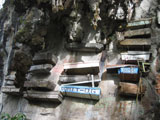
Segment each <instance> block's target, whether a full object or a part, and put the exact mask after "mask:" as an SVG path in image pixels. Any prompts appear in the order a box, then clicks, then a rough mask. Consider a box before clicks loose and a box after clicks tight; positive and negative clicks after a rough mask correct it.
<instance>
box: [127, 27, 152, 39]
mask: <svg viewBox="0 0 160 120" xmlns="http://www.w3.org/2000/svg"><path fill="white" fill-rule="evenodd" d="M150 35H151V29H150V28H144V29H137V30H128V31H125V32H124V37H134V36H144V37H145V36H146V37H147V36H150Z"/></svg>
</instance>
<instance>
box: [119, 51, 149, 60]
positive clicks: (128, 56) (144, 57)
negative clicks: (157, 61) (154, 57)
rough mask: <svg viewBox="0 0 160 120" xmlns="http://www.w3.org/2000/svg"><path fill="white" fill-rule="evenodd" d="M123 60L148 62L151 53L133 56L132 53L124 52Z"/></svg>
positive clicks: (122, 54)
mask: <svg viewBox="0 0 160 120" xmlns="http://www.w3.org/2000/svg"><path fill="white" fill-rule="evenodd" d="M121 59H122V60H123V61H137V60H144V61H148V60H150V53H144V54H132V53H128V52H124V53H121Z"/></svg>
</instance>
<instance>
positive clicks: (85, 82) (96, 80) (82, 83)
mask: <svg viewBox="0 0 160 120" xmlns="http://www.w3.org/2000/svg"><path fill="white" fill-rule="evenodd" d="M99 82H101V79H95V80H94V83H95V84H97V83H99ZM86 84H92V80H91V81H81V82H74V83H65V84H63V85H86Z"/></svg>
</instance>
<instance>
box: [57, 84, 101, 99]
mask: <svg viewBox="0 0 160 120" xmlns="http://www.w3.org/2000/svg"><path fill="white" fill-rule="evenodd" d="M60 91H61V93H62V95H63V96H71V97H78V98H86V99H93V100H99V99H100V95H101V89H100V88H98V87H86V86H61V87H60Z"/></svg>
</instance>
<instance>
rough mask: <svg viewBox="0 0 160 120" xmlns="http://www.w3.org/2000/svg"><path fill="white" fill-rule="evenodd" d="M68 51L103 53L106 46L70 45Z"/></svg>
mask: <svg viewBox="0 0 160 120" xmlns="http://www.w3.org/2000/svg"><path fill="white" fill-rule="evenodd" d="M66 49H67V50H70V51H76V52H96V53H97V52H101V51H102V50H103V49H104V45H103V44H100V43H68V44H66Z"/></svg>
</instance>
